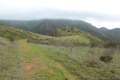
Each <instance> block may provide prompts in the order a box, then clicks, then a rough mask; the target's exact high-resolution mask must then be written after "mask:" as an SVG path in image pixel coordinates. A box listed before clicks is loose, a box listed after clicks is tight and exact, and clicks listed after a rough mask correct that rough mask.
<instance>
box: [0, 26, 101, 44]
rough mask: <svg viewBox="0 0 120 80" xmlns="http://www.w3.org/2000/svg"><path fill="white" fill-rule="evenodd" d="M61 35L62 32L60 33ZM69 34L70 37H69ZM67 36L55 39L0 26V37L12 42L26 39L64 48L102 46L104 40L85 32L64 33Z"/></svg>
mask: <svg viewBox="0 0 120 80" xmlns="http://www.w3.org/2000/svg"><path fill="white" fill-rule="evenodd" d="M59 33H61V32H59ZM68 33H69V35H67V34H68ZM62 34H66V36H64V35H63V36H61V37H53V36H45V35H40V34H36V33H32V32H27V31H24V30H21V29H16V28H14V27H10V26H5V25H1V26H0V36H1V37H5V38H7V39H9V40H11V41H14V40H21V39H26V40H27V41H28V42H32V43H41V44H48V45H64V46H77V45H78V46H80V45H87V46H92V45H94V46H95V45H100V44H101V43H102V40H101V39H99V38H97V37H95V36H92V35H90V34H87V33H83V32H77V33H74V32H64V31H63V32H62Z"/></svg>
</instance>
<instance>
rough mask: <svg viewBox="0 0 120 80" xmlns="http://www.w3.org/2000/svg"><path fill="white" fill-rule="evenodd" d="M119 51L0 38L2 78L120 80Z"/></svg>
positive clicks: (8, 79) (0, 74)
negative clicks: (12, 40) (11, 40)
mask: <svg viewBox="0 0 120 80" xmlns="http://www.w3.org/2000/svg"><path fill="white" fill-rule="evenodd" d="M119 52H120V51H119V50H118V49H112V50H111V49H105V48H97V47H96V48H95V47H94V48H91V47H72V48H71V47H62V46H51V45H42V44H33V43H28V42H27V41H26V40H18V41H15V42H10V41H8V40H7V39H4V38H0V57H1V58H0V70H1V71H2V72H1V73H0V79H1V80H14V79H15V80H104V79H106V80H119V75H120V71H119V67H120V64H119V57H120V55H119V54H118V53H119ZM108 53H109V55H108ZM101 57H105V58H106V57H107V58H108V59H105V60H104V59H103V60H102V59H101ZM109 57H111V58H110V59H109Z"/></svg>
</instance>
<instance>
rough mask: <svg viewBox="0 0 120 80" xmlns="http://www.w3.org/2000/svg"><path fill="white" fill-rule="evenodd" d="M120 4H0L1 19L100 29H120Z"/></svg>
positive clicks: (11, 0)
mask: <svg viewBox="0 0 120 80" xmlns="http://www.w3.org/2000/svg"><path fill="white" fill-rule="evenodd" d="M119 8H120V0H0V19H6V20H36V19H45V18H55V19H56V18H57V19H73V20H76V19H77V20H84V21H87V22H89V23H91V24H93V25H95V26H96V27H98V28H100V27H106V28H109V29H112V28H120V10H119Z"/></svg>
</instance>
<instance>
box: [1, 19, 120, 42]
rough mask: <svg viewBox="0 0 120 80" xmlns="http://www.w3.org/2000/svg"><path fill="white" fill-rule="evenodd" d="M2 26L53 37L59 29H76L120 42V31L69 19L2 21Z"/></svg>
mask: <svg viewBox="0 0 120 80" xmlns="http://www.w3.org/2000/svg"><path fill="white" fill-rule="evenodd" d="M0 24H6V25H12V26H14V27H18V28H22V29H24V30H28V31H32V32H35V33H40V34H45V35H52V34H53V33H54V32H55V31H56V30H57V29H59V28H64V27H76V28H77V29H79V31H81V32H87V33H90V34H92V35H94V36H97V37H99V38H102V39H104V40H110V41H117V42H118V41H120V29H118V28H117V29H112V30H109V29H107V28H104V27H103V28H96V27H95V26H93V25H91V24H90V23H88V22H85V21H81V20H67V19H43V20H31V21H3V20H1V21H0Z"/></svg>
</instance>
